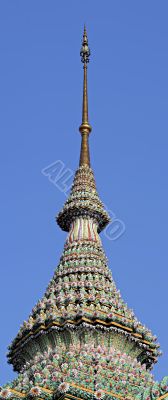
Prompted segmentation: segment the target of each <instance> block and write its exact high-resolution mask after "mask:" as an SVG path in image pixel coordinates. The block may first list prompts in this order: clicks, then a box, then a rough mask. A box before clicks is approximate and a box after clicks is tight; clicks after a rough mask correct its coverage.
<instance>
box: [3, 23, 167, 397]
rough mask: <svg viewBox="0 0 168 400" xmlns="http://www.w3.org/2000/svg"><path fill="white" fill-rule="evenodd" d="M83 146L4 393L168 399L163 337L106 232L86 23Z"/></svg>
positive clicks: (15, 348)
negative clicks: (55, 256) (156, 374)
mask: <svg viewBox="0 0 168 400" xmlns="http://www.w3.org/2000/svg"><path fill="white" fill-rule="evenodd" d="M80 56H81V61H82V64H83V70H84V80H83V108H82V123H81V125H80V127H79V131H80V133H81V151H80V161H79V167H78V168H77V170H76V173H75V176H74V181H73V184H72V188H71V192H70V195H69V198H68V199H67V200H66V202H65V204H64V206H63V208H62V210H61V211H60V212H59V214H58V216H57V223H58V225H59V226H60V228H61V229H62V230H63V231H66V232H68V234H67V239H66V242H65V245H64V249H63V253H62V255H61V258H60V262H59V264H58V266H57V268H56V270H55V272H54V276H53V278H52V279H51V281H50V282H49V285H48V287H47V289H46V292H45V294H44V296H43V297H42V299H41V300H39V301H38V303H37V304H36V305H35V307H34V308H33V310H32V312H31V314H30V316H29V317H28V319H27V321H24V322H23V325H22V326H21V328H20V330H19V332H18V334H17V336H16V337H15V339H14V340H13V342H12V343H11V345H10V346H9V352H8V362H9V363H11V364H12V365H13V368H14V371H17V372H18V375H17V378H16V379H14V380H13V381H12V382H10V383H7V384H6V385H4V386H3V387H2V388H1V391H0V398H1V399H6V398H11V399H13V400H19V399H25V400H28V399H31V398H36V399H48V400H52V399H61V400H63V399H66V400H67V399H69V400H73V399H74V400H82V399H85V400H93V399H104V400H116V399H120V400H129V399H130V400H131V399H132V400H133V399H135V400H136V399H137V400H138V399H139V400H155V399H168V377H165V378H164V379H163V380H162V381H161V382H156V381H154V378H153V376H152V374H151V372H150V371H151V369H152V367H153V364H154V363H156V362H157V357H158V356H159V354H160V351H159V344H157V342H156V340H157V338H156V337H155V336H153V335H152V333H151V331H150V330H149V329H147V328H146V327H145V326H143V325H142V324H141V323H140V322H139V321H138V319H137V318H136V316H135V315H134V312H133V311H132V309H129V308H128V306H127V304H126V303H125V302H124V301H123V299H122V297H121V295H120V291H119V290H118V289H117V288H116V285H115V282H114V280H113V277H112V274H111V270H110V269H109V267H108V261H107V258H106V255H105V253H104V250H103V247H102V243H101V239H100V236H99V233H100V232H101V231H102V230H103V229H104V228H105V226H106V225H107V224H108V223H109V221H110V218H109V216H108V213H107V212H106V210H105V208H104V205H103V203H102V201H101V200H100V197H99V194H98V192H97V189H96V183H95V178H94V173H93V171H92V168H91V165H90V156H89V134H90V132H91V125H90V123H89V119H88V94H87V68H88V63H89V58H90V50H89V47H88V38H87V33H86V29H85V28H84V34H83V41H82V48H81V52H80Z"/></svg>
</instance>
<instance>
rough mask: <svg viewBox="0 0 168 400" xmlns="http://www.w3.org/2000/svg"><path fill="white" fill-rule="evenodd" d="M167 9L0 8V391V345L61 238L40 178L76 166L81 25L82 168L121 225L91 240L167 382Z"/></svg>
mask: <svg viewBox="0 0 168 400" xmlns="http://www.w3.org/2000/svg"><path fill="white" fill-rule="evenodd" d="M167 15H168V2H167V1H166V0H162V1H155V0H145V1H144V0H143V1H134V0H128V1H124V0H123V1H118V0H115V1H113V0H108V1H104V2H103V1H96V0H92V1H87V0H85V1H84V2H83V1H79V0H75V1H68V0H67V1H65V0H62V1H54V0H50V1H43V0H36V1H32V0H29V1H19V0H17V1H13V0H8V1H5V0H1V2H0V55H1V61H0V114H1V116H0V132H1V146H0V153H1V154H0V163H1V167H0V169H1V215H0V221H1V223H0V226H1V252H0V262H1V290H0V304H1V331H0V371H1V372H0V377H1V378H0V383H1V384H3V383H5V382H6V381H8V380H11V379H12V378H13V376H14V373H13V372H12V367H11V366H9V365H8V364H7V362H6V356H5V354H6V351H7V346H8V344H9V343H10V341H11V339H12V338H13V337H14V336H15V334H16V333H17V331H18V328H19V325H20V324H21V323H22V321H23V320H24V319H26V318H27V316H28V314H29V312H30V311H31V309H32V307H33V306H34V304H35V303H36V301H37V300H38V298H40V297H41V296H42V295H43V292H44V290H45V288H46V286H47V284H48V281H49V280H50V278H51V277H52V274H53V271H54V268H55V266H56V265H57V263H58V261H59V257H60V255H61V252H62V249H63V244H64V241H65V238H66V234H65V233H64V232H61V230H60V229H59V227H57V225H56V223H55V219H54V217H55V215H56V214H57V213H58V211H59V210H60V208H61V207H62V204H63V202H64V201H65V195H64V193H63V192H61V191H60V190H59V189H58V188H56V187H55V186H54V185H53V184H52V183H51V182H50V181H49V180H48V178H47V177H45V176H44V175H43V174H42V173H41V170H42V169H43V168H44V167H45V166H47V165H49V164H50V163H53V162H54V161H56V160H58V159H60V160H62V162H63V163H64V164H65V166H66V168H70V169H72V170H73V171H74V170H75V168H76V167H77V165H78V158H79V147H80V134H79V133H78V126H79V124H80V122H81V95H82V66H81V63H80V57H79V51H80V46H81V37H82V33H83V24H84V22H85V23H86V24H87V28H88V36H89V44H90V47H91V51H92V57H91V62H90V65H89V112H90V122H91V124H92V126H93V133H92V134H91V137H90V147H91V159H92V166H93V169H94V171H95V176H96V179H97V186H98V189H99V193H100V195H101V198H102V199H103V200H104V202H105V204H106V205H107V207H108V208H109V209H110V210H111V211H112V212H113V213H115V214H116V216H117V217H118V218H119V219H121V220H122V221H123V222H124V224H125V227H126V230H125V232H124V234H123V235H122V237H120V238H119V239H118V240H109V239H107V238H106V237H105V236H104V234H102V240H103V243H104V247H105V250H106V254H107V256H108V258H109V265H110V267H111V268H112V271H113V276H114V278H115V281H116V283H117V286H118V287H119V288H120V290H121V293H122V295H123V298H124V299H125V300H126V301H127V303H128V305H129V306H130V307H131V308H133V309H134V311H135V313H136V315H137V316H138V318H139V319H140V320H141V321H142V322H143V323H145V324H146V325H147V326H148V327H149V328H151V329H152V331H153V333H155V334H156V335H157V336H158V339H159V341H160V343H161V348H162V350H163V352H164V355H163V356H162V357H161V358H160V359H159V363H158V364H157V366H155V368H154V374H155V377H156V379H161V378H162V377H163V376H164V375H167V374H168V337H167V331H168V318H167V303H168V302H167V299H168V294H167V293H168V283H167V282H168V268H167V264H168V239H167V237H168V235H167V229H168V182H167V170H168V157H167V153H168V117H167V110H168V23H167Z"/></svg>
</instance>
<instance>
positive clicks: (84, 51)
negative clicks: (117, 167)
mask: <svg viewBox="0 0 168 400" xmlns="http://www.w3.org/2000/svg"><path fill="white" fill-rule="evenodd" d="M80 56H81V61H82V63H83V69H84V78H83V108H82V124H81V125H80V127H79V131H80V133H81V135H82V142H81V153H80V162H79V165H80V166H81V165H88V166H90V156H89V144H88V136H89V133H90V132H91V130H92V128H91V126H90V124H89V121H88V94H87V64H88V62H89V57H90V49H89V47H88V38H87V32H86V27H85V26H84V33H83V41H82V47H81V51H80Z"/></svg>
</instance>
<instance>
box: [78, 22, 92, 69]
mask: <svg viewBox="0 0 168 400" xmlns="http://www.w3.org/2000/svg"><path fill="white" fill-rule="evenodd" d="M80 56H81V61H82V63H83V64H87V63H88V62H89V57H90V49H89V46H88V37H87V31H86V25H85V24H84V32H83V40H82V47H81V51H80Z"/></svg>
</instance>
